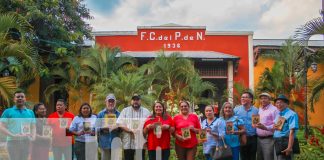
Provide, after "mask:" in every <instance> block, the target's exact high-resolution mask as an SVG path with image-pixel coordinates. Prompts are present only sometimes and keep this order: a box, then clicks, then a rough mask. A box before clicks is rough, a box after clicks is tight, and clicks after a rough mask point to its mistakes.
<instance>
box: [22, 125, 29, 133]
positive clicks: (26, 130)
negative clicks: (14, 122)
mask: <svg viewBox="0 0 324 160" xmlns="http://www.w3.org/2000/svg"><path fill="white" fill-rule="evenodd" d="M21 133H22V134H31V131H30V123H22V124H21Z"/></svg>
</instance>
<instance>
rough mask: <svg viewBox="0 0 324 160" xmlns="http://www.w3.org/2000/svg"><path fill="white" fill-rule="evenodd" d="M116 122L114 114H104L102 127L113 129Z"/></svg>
mask: <svg viewBox="0 0 324 160" xmlns="http://www.w3.org/2000/svg"><path fill="white" fill-rule="evenodd" d="M116 120H117V117H116V114H106V115H105V123H104V126H105V127H114V126H116Z"/></svg>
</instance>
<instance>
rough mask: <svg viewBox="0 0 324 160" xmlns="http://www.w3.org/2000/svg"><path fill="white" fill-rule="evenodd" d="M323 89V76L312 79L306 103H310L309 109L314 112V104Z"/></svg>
mask: <svg viewBox="0 0 324 160" xmlns="http://www.w3.org/2000/svg"><path fill="white" fill-rule="evenodd" d="M323 90H324V76H322V77H320V78H318V79H316V80H314V81H313V82H312V87H311V89H310V91H311V96H310V97H309V100H308V103H310V111H311V112H314V104H315V103H316V102H318V101H319V99H320V97H321V96H322V95H323Z"/></svg>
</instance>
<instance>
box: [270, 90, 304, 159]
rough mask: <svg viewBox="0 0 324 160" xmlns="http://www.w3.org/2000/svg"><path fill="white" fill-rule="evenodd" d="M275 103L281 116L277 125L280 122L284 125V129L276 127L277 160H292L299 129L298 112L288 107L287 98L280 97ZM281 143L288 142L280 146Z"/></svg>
mask: <svg viewBox="0 0 324 160" xmlns="http://www.w3.org/2000/svg"><path fill="white" fill-rule="evenodd" d="M274 102H275V105H276V107H277V108H278V110H279V116H277V118H276V119H275V124H278V121H281V122H282V123H283V125H282V127H280V125H275V127H274V129H275V132H274V134H273V137H274V139H275V152H276V154H275V159H277V160H291V159H292V154H293V145H294V139H295V138H296V132H297V130H298V128H299V127H298V116H297V114H296V112H294V111H292V110H291V109H290V108H289V107H288V105H289V100H288V98H287V97H286V96H284V95H279V96H278V98H276V99H275V100H274ZM279 142H281V143H282V142H286V145H278V143H279ZM279 148H280V149H279Z"/></svg>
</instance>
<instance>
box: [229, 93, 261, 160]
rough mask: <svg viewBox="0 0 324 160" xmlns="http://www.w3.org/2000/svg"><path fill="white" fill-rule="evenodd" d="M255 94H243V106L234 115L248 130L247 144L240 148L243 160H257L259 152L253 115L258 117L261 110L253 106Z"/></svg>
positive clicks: (237, 108) (235, 109) (236, 108)
mask: <svg viewBox="0 0 324 160" xmlns="http://www.w3.org/2000/svg"><path fill="white" fill-rule="evenodd" d="M252 102H253V94H252V93H251V92H243V94H242V96H241V104H242V105H241V106H238V107H235V108H234V113H235V115H236V116H238V117H239V118H240V119H242V120H243V122H244V127H245V129H246V137H247V138H246V139H247V141H246V144H245V145H243V146H241V147H240V155H241V159H242V160H255V159H256V150H257V136H256V129H255V128H253V127H252V115H257V114H258V113H259V110H258V109H257V108H256V107H254V106H253V104H252Z"/></svg>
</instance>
